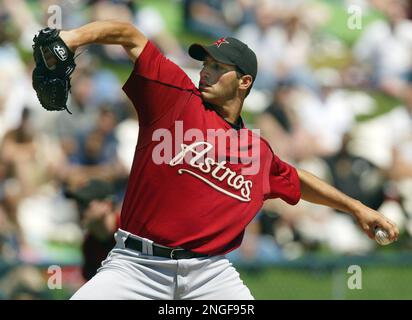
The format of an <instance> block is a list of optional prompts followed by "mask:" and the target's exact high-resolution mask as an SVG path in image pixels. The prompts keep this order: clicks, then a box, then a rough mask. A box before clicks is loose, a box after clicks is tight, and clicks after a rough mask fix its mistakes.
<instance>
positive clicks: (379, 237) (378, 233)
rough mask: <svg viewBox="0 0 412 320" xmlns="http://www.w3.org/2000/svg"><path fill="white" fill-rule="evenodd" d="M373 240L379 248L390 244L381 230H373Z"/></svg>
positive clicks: (387, 237) (386, 235) (384, 232)
mask: <svg viewBox="0 0 412 320" xmlns="http://www.w3.org/2000/svg"><path fill="white" fill-rule="evenodd" d="M375 240H376V242H377V243H379V244H380V245H381V246H386V245H387V244H390V243H391V242H392V241H391V240H390V239H389V235H388V234H387V233H386V231H384V230H382V229H381V228H376V229H375Z"/></svg>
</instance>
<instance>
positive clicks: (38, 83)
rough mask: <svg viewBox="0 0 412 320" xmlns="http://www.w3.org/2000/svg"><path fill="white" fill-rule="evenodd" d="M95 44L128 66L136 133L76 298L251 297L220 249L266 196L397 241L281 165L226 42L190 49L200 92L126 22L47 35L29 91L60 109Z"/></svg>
mask: <svg viewBox="0 0 412 320" xmlns="http://www.w3.org/2000/svg"><path fill="white" fill-rule="evenodd" d="M92 43H93V44H112V45H120V46H122V47H123V48H124V49H125V50H126V52H127V53H128V55H129V57H130V59H131V60H132V62H133V63H134V66H133V70H132V71H131V74H130V77H129V78H128V80H127V81H126V83H125V84H124V86H123V90H124V92H125V93H126V94H127V96H128V97H129V99H130V100H131V101H132V103H133V105H134V106H135V108H136V111H137V113H138V116H139V122H140V131H139V138H138V141H137V145H136V152H135V156H134V162H133V166H132V169H131V172H130V178H129V182H128V187H127V192H126V195H125V199H124V204H123V208H122V212H121V225H120V228H119V229H118V231H117V232H116V234H115V240H116V245H115V247H114V248H113V249H112V250H111V252H110V253H109V255H108V256H107V258H106V260H104V261H103V262H102V266H101V268H100V269H99V270H98V272H97V274H96V275H95V276H94V277H93V278H92V279H91V280H90V281H89V282H87V283H86V284H85V285H84V286H83V287H81V288H80V289H79V290H78V291H77V292H76V293H75V294H74V296H73V297H72V299H253V296H252V295H251V293H250V291H249V289H248V288H247V287H246V286H245V285H244V283H243V282H242V280H241V279H240V277H239V274H238V272H237V271H236V270H235V268H234V267H233V266H232V265H231V263H230V262H229V261H228V260H227V259H226V258H225V254H226V253H228V252H230V251H232V250H234V249H236V248H237V247H239V245H240V244H241V242H242V237H243V233H244V230H245V227H246V226H247V225H248V223H249V222H250V221H251V220H252V219H253V217H254V216H255V215H256V213H257V212H258V211H259V209H260V208H261V207H262V205H263V202H264V201H265V200H266V199H269V198H280V199H282V200H283V201H286V202H287V203H289V204H291V205H294V204H296V203H297V202H298V201H299V200H300V199H304V200H306V201H310V202H313V203H316V204H320V205H326V206H330V207H332V208H335V209H338V210H340V211H343V212H347V213H349V214H351V215H352V216H353V217H354V218H355V219H356V221H357V222H358V224H359V226H360V227H361V228H362V229H363V231H364V232H365V233H366V234H367V235H368V236H369V237H370V238H371V239H374V236H375V235H374V230H375V228H378V227H379V228H381V229H382V230H384V231H385V232H386V233H387V235H388V237H389V238H390V240H392V241H394V240H396V238H397V236H398V229H397V227H396V226H395V225H394V224H393V223H392V222H391V221H389V220H388V219H386V218H385V217H384V216H383V215H381V214H379V213H378V212H376V211H374V210H372V209H370V208H368V207H366V206H364V205H363V204H362V203H360V202H359V201H357V200H355V199H352V198H350V197H348V196H346V195H345V194H343V193H341V192H340V191H338V190H336V189H335V188H333V187H332V186H330V185H328V184H327V183H325V182H323V181H322V180H320V179H318V178H317V177H315V176H313V175H312V174H310V173H309V172H306V171H303V170H299V169H296V168H294V167H292V166H291V165H289V164H287V163H285V162H284V161H282V160H281V159H279V158H278V157H277V156H276V155H275V154H274V153H273V151H272V150H271V148H270V147H269V145H268V143H267V142H266V141H265V140H264V139H262V138H261V137H260V136H259V135H257V134H256V133H255V132H253V131H252V130H249V129H247V128H245V126H244V123H243V121H242V117H241V111H242V105H243V102H244V100H245V97H246V96H247V94H248V93H249V91H250V89H251V87H252V85H253V83H254V81H255V79H256V76H257V61H256V56H255V53H254V52H253V51H252V50H251V49H250V48H249V47H248V46H247V45H246V44H244V43H242V42H241V41H239V40H237V39H234V38H230V37H228V38H222V39H219V40H217V41H216V42H215V43H213V44H211V45H208V46H203V45H200V44H193V45H192V46H190V48H189V55H190V56H191V57H192V58H194V59H196V60H200V61H202V62H203V68H202V69H201V71H200V82H199V84H198V86H196V85H195V84H194V83H192V81H191V80H190V79H189V77H188V76H187V75H186V74H185V73H184V72H183V71H182V70H181V69H180V68H179V67H178V66H177V65H176V64H174V63H173V62H172V61H170V60H168V59H167V58H166V57H165V56H164V55H163V54H162V53H161V52H160V51H159V49H158V48H157V47H156V46H155V45H154V44H153V43H152V42H151V41H148V39H147V38H146V37H145V36H144V35H143V34H142V33H141V32H140V31H139V30H137V29H136V28H135V27H134V26H133V25H132V24H129V23H125V22H117V21H96V22H92V23H89V24H86V25H84V26H82V27H80V28H77V29H73V30H70V31H59V30H57V31H56V30H43V31H40V34H39V35H38V36H37V37H36V38H35V45H34V50H35V56H36V63H37V70H36V72H35V73H34V75H35V77H34V78H33V85H34V87H35V88H37V89H36V90H37V93H38V96H39V100H40V102H41V103H42V104H43V105H44V106H45V108H47V109H49V110H54V109H56V110H65V109H66V98H67V90H68V89H67V88H69V84H70V75H71V73H72V71H73V70H72V69H73V67H74V66H75V64H74V61H73V59H72V58H73V56H74V53H75V51H76V50H77V48H79V47H81V46H84V45H87V44H92ZM36 52H37V54H36ZM56 66H57V67H56ZM50 88H52V89H53V91H51V90H50Z"/></svg>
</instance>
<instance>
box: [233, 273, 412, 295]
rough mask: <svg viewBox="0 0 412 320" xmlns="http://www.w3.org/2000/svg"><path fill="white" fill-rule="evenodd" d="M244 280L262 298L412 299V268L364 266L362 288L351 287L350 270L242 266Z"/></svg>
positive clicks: (253, 292)
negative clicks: (255, 268) (251, 269)
mask: <svg viewBox="0 0 412 320" xmlns="http://www.w3.org/2000/svg"><path fill="white" fill-rule="evenodd" d="M238 271H239V272H240V275H241V278H242V280H243V281H244V283H245V284H246V285H247V286H248V287H249V288H250V290H251V291H252V294H253V295H254V297H255V298H256V299H259V300H270V299H282V300H283V299H298V300H299V299H326V300H331V299H350V300H358V299H359V300H364V299H389V300H391V299H396V300H403V299H408V300H409V299H412V269H411V268H410V267H362V277H361V284H362V288H361V289H349V288H348V281H349V280H350V277H351V276H352V274H349V273H347V269H336V270H333V271H322V272H320V271H316V270H305V269H299V270H297V269H286V268H275V267H272V268H267V269H264V270H259V271H250V270H249V271H248V270H245V269H240V268H238Z"/></svg>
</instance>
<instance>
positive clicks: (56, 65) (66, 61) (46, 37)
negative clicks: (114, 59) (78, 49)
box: [32, 28, 76, 113]
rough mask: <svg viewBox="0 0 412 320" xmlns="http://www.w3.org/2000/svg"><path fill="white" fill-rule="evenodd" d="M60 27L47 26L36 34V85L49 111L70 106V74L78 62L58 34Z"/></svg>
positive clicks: (34, 78)
mask: <svg viewBox="0 0 412 320" xmlns="http://www.w3.org/2000/svg"><path fill="white" fill-rule="evenodd" d="M59 33H60V30H58V29H50V28H45V29H42V30H40V31H39V33H38V34H37V35H36V36H35V37H34V38H33V41H34V44H33V56H34V60H35V62H36V67H35V69H34V70H33V75H32V80H33V88H34V90H36V93H37V97H38V98H39V101H40V103H41V105H42V106H43V108H45V109H46V110H48V111H61V110H67V112H69V113H71V112H70V111H69V110H68V109H67V106H66V102H67V98H68V95H69V91H70V75H71V74H72V73H73V71H74V69H75V67H76V64H75V62H74V54H73V52H71V51H70V49H69V48H68V47H67V45H66V44H65V43H64V41H63V40H62V39H61V38H60V36H59Z"/></svg>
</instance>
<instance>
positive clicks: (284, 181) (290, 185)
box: [265, 153, 301, 205]
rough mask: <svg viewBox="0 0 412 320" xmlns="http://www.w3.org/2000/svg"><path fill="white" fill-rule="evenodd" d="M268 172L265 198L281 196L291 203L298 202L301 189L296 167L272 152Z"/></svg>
mask: <svg viewBox="0 0 412 320" xmlns="http://www.w3.org/2000/svg"><path fill="white" fill-rule="evenodd" d="M268 173H269V177H268V179H269V183H268V188H267V193H266V194H265V200H266V199H273V198H281V199H282V200H284V201H286V202H287V203H289V204H291V205H294V204H297V203H298V202H299V200H300V197H301V191H300V180H299V176H298V173H297V171H296V169H295V168H294V167H293V166H291V165H290V164H288V163H286V162H284V161H282V160H281V159H279V157H277V156H276V155H274V154H273V153H272V160H271V163H270V165H269V170H268Z"/></svg>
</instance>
